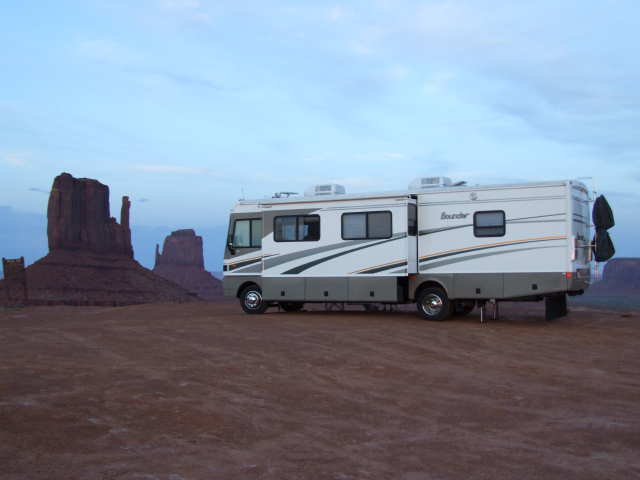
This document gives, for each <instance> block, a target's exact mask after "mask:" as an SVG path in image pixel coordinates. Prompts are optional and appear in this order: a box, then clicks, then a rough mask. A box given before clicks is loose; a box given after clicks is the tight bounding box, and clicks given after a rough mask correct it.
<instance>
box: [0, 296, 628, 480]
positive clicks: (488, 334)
mask: <svg viewBox="0 0 640 480" xmlns="http://www.w3.org/2000/svg"><path fill="white" fill-rule="evenodd" d="M502 312H503V314H502V316H501V317H500V319H498V320H497V321H489V322H487V323H484V324H480V322H479V316H478V314H477V312H474V313H472V314H471V315H470V316H468V317H457V318H453V319H451V320H449V321H447V322H442V323H431V322H426V321H422V320H420V319H419V318H418V317H417V316H415V315H414V314H413V313H411V312H395V313H389V312H375V313H366V312H363V311H361V310H353V311H348V312H324V311H319V310H314V311H308V312H301V313H279V312H278V311H277V310H273V311H272V312H270V313H267V314H265V315H257V316H256V315H246V314H243V313H242V312H241V310H240V308H239V306H238V305H237V303H235V302H219V303H205V302H202V303H192V304H155V305H139V306H130V307H117V308H116V307H114V308H104V307H63V306H60V307H28V308H23V309H4V310H0V478H2V479H3V480H17V479H30V480H31V479H34V480H36V479H76V478H77V479H141V480H142V479H146V480H154V479H158V480H192V479H217V478H233V479H235V478H242V479H245V478H246V479H261V478H264V479H336V480H338V479H339V480H346V479H406V480H418V479H448V478H464V479H467V478H482V479H484V478H486V479H499V478H510V479H511V478H513V479H533V478H536V479H555V478H557V479H572V478H580V479H598V480H601V479H604V478H607V479H609V478H621V479H628V478H639V477H640V454H639V452H640V375H639V373H640V348H639V339H640V314H639V313H621V312H606V311H592V310H588V309H586V308H582V307H574V308H572V311H571V313H570V315H569V316H568V317H565V318H562V319H559V320H556V321H553V322H545V321H544V320H543V319H542V312H541V310H540V308H539V307H537V306H534V305H530V304H520V305H513V306H510V307H507V308H503V310H502Z"/></svg>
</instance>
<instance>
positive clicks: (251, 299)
mask: <svg viewBox="0 0 640 480" xmlns="http://www.w3.org/2000/svg"><path fill="white" fill-rule="evenodd" d="M261 302H262V296H261V295H260V294H259V293H258V292H256V291H251V292H249V293H247V295H246V296H245V297H244V304H245V305H246V306H247V308H258V307H259V306H260V303H261Z"/></svg>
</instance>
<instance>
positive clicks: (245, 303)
mask: <svg viewBox="0 0 640 480" xmlns="http://www.w3.org/2000/svg"><path fill="white" fill-rule="evenodd" d="M240 306H241V307H242V310H244V313H249V314H256V313H264V312H265V310H266V309H267V308H268V307H269V303H267V302H265V301H264V299H263V298H262V290H261V289H260V287H259V286H257V285H249V286H248V287H246V288H245V289H244V290H242V292H241V293H240Z"/></svg>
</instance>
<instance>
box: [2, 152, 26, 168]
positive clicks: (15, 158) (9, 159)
mask: <svg viewBox="0 0 640 480" xmlns="http://www.w3.org/2000/svg"><path fill="white" fill-rule="evenodd" d="M2 162H3V163H5V164H7V165H11V166H12V167H24V166H26V165H27V161H26V160H25V159H24V157H23V156H21V155H17V154H7V155H4V156H3V157H2Z"/></svg>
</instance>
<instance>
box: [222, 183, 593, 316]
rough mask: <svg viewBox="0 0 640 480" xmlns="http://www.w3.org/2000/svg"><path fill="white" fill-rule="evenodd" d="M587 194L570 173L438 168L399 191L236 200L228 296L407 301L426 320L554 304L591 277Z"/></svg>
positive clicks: (296, 304)
mask: <svg viewBox="0 0 640 480" xmlns="http://www.w3.org/2000/svg"><path fill="white" fill-rule="evenodd" d="M590 201H591V198H590V193H589V190H588V189H587V187H586V186H585V185H584V184H583V183H582V182H580V181H575V180H563V181H545V182H535V183H521V184H512V185H487V186H470V185H466V184H464V182H460V183H456V184H454V183H452V182H451V180H450V179H449V178H446V177H426V178H419V179H416V180H415V181H413V182H412V183H411V184H410V185H409V188H408V189H407V190H405V191H398V192H378V193H370V194H354V195H351V194H347V193H346V192H345V189H344V187H342V186H340V185H335V184H327V185H317V186H315V187H312V188H311V189H309V190H307V191H306V192H305V194H304V195H300V196H295V195H290V194H289V192H287V195H275V196H274V197H273V198H265V199H261V200H241V201H239V202H238V203H237V204H236V205H235V206H234V207H233V209H232V211H231V214H230V218H229V234H228V242H227V245H226V248H225V259H224V266H223V270H224V282H223V283H224V293H225V296H229V297H237V298H238V299H239V300H240V305H241V306H242V308H243V310H244V311H245V312H247V313H263V312H265V310H266V309H267V308H269V307H271V306H279V307H280V308H281V309H283V310H285V311H298V310H300V309H301V308H302V307H303V305H304V304H305V303H309V302H324V303H347V304H348V303H352V304H363V305H365V306H366V305H368V304H372V303H378V304H380V303H382V304H404V303H414V302H415V303H416V305H417V310H418V312H419V314H420V315H422V316H423V317H424V318H426V319H429V320H444V319H446V318H447V317H449V316H450V315H451V314H452V313H456V314H466V313H468V312H470V311H471V310H472V309H473V308H474V307H475V306H483V305H484V304H485V303H486V302H497V301H501V300H543V299H546V300H547V302H549V305H551V306H552V307H550V308H553V309H554V310H555V311H556V312H557V311H560V312H562V311H563V309H566V295H567V294H569V295H577V294H581V293H582V292H584V290H585V289H586V288H587V287H588V286H589V281H590V266H591V261H592V248H591V240H590V238H591V232H590V223H591V219H590ZM561 314H562V313H560V314H558V315H561ZM558 315H556V316H558Z"/></svg>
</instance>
